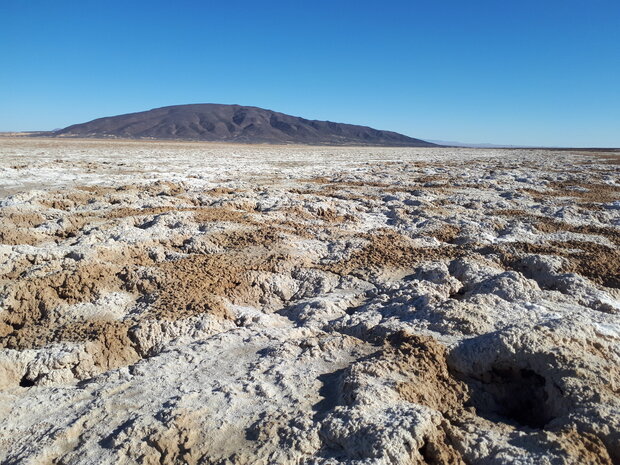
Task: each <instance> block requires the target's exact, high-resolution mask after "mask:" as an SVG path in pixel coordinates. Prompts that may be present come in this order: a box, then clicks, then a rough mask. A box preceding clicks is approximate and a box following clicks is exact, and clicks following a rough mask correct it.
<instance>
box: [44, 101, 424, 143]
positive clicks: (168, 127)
mask: <svg viewBox="0 0 620 465" xmlns="http://www.w3.org/2000/svg"><path fill="white" fill-rule="evenodd" d="M53 135H54V136H56V137H113V138H125V139H174V140H201V141H217V142H244V143H271V144H311V145H370V146H399V147H434V146H436V144H432V143H430V142H426V141H423V140H420V139H414V138H412V137H407V136H404V135H402V134H398V133H396V132H391V131H380V130H378V129H372V128H369V127H366V126H355V125H352V124H343V123H332V122H330V121H314V120H307V119H304V118H299V117H297V116H290V115H285V114H284V113H278V112H276V111H272V110H265V109H262V108H257V107H244V106H240V105H220V104H213V103H205V104H195V105H175V106H170V107H162V108H155V109H154V110H149V111H142V112H139V113H129V114H126V115H119V116H110V117H106V118H99V119H95V120H93V121H89V122H88V123H82V124H74V125H73V126H68V127H66V128H64V129H60V130H57V131H54V132H53Z"/></svg>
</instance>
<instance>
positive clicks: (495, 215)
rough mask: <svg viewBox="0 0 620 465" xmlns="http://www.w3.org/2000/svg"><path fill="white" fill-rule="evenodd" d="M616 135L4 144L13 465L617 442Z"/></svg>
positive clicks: (9, 453)
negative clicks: (463, 143) (519, 145)
mask: <svg viewBox="0 0 620 465" xmlns="http://www.w3.org/2000/svg"><path fill="white" fill-rule="evenodd" d="M619 160H620V157H618V154H617V153H612V152H587V151H557V152H554V151H549V150H500V149H497V150H477V149H402V148H398V149H396V148H395V149H382V148H342V147H339V148H330V147H295V146H290V147H273V146H249V145H217V144H200V143H182V142H167V143H158V142H137V141H97V140H87V141H85V140H47V139H28V138H2V139H0V425H1V426H0V462H2V463H15V464H17V463H28V464H38V463H46V464H47V463H57V464H60V463H62V464H74V463H75V464H78V463H79V464H98V463H110V464H111V463H145V464H151V463H153V464H155V463H190V464H193V463H204V464H222V465H223V464H302V463H303V464H339V463H346V464H412V463H413V464H418V463H420V464H421V463H428V464H455V463H472V464H478V463H480V464H500V463H506V464H508V463H519V464H585V463H588V464H609V463H614V461H615V463H618V462H619V461H620V392H619V391H620V369H619V367H620V344H619V342H620V301H619V300H620V249H619V244H620V176H619V174H618V173H619V167H618V162H619Z"/></svg>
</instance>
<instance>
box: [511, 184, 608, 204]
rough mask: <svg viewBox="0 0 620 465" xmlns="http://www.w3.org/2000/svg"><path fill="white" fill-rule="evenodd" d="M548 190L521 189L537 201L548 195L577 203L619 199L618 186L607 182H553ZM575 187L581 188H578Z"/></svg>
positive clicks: (604, 201)
mask: <svg viewBox="0 0 620 465" xmlns="http://www.w3.org/2000/svg"><path fill="white" fill-rule="evenodd" d="M549 187H550V190H548V191H545V192H539V191H537V190H534V189H521V191H523V192H526V193H528V194H530V195H531V196H532V197H533V198H534V199H536V200H538V201H545V200H546V199H549V198H550V197H556V198H557V197H572V198H573V199H575V200H576V201H577V202H578V203H582V204H583V203H595V204H596V203H607V202H613V201H615V200H619V199H620V186H612V185H609V184H594V183H584V182H581V181H564V182H555V183H551V184H550V185H549ZM576 188H583V189H586V190H580V189H576Z"/></svg>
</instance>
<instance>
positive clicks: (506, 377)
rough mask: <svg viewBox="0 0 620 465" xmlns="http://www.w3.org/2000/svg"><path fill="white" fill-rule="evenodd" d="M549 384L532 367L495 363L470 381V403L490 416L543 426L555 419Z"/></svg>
mask: <svg viewBox="0 0 620 465" xmlns="http://www.w3.org/2000/svg"><path fill="white" fill-rule="evenodd" d="M545 384H546V381H545V378H543V377H542V376H540V375H539V374H537V373H535V372H534V371H532V370H529V369H526V368H515V367H510V366H494V367H492V369H491V370H490V371H488V372H485V373H483V374H482V375H481V376H476V381H474V382H473V383H472V384H470V385H471V387H472V388H473V389H472V396H471V399H470V404H471V405H472V406H473V407H475V408H476V412H477V413H478V415H480V416H482V417H484V418H487V419H488V420H491V421H495V422H507V423H512V424H514V423H516V424H517V425H519V426H528V427H530V428H537V429H542V428H543V427H544V426H545V425H546V424H547V423H549V421H551V420H552V419H553V417H552V415H551V413H550V411H549V407H548V404H547V400H548V394H547V391H546V390H545Z"/></svg>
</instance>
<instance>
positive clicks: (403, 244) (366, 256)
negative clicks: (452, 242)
mask: <svg viewBox="0 0 620 465" xmlns="http://www.w3.org/2000/svg"><path fill="white" fill-rule="evenodd" d="M360 236H361V237H364V238H365V239H367V241H368V242H367V244H366V245H365V246H364V247H362V248H361V249H359V250H356V251H354V252H353V253H352V254H351V256H350V257H349V258H348V259H346V260H343V261H341V262H338V263H335V264H332V265H328V266H325V267H324V269H325V270H327V271H331V272H333V273H337V274H340V275H349V274H351V275H355V276H367V275H368V274H369V273H371V272H377V271H380V270H382V269H407V268H411V267H413V266H415V265H416V264H418V263H421V262H424V261H437V260H442V259H447V258H454V257H456V256H457V255H458V253H459V251H458V250H457V249H456V248H453V247H416V246H415V245H414V244H413V242H412V240H411V239H409V238H408V237H406V236H403V235H401V234H398V233H395V232H392V231H389V230H386V231H382V232H379V233H376V234H366V235H360Z"/></svg>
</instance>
